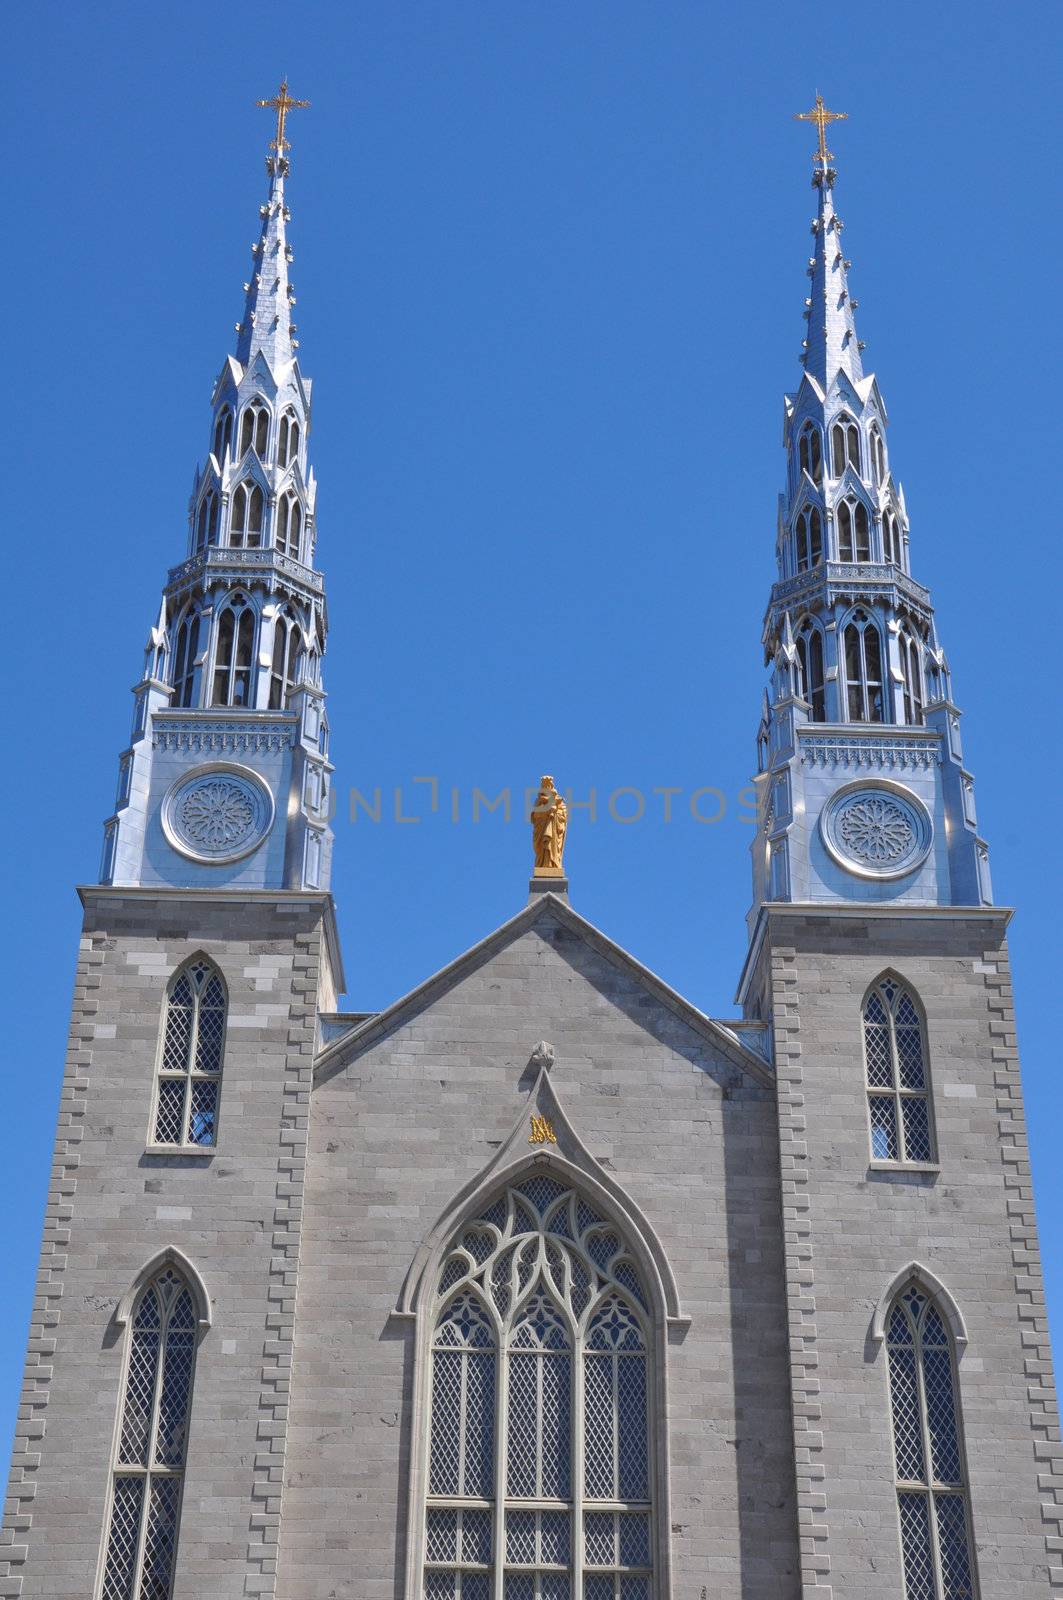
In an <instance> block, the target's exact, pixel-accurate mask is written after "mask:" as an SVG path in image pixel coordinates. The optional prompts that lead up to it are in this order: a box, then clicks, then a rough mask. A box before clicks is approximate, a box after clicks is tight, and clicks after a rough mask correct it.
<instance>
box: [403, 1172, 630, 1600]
mask: <svg viewBox="0 0 1063 1600" xmlns="http://www.w3.org/2000/svg"><path fill="white" fill-rule="evenodd" d="M650 1328H651V1323H650V1318H649V1313H648V1300H647V1295H646V1291H645V1288H644V1285H643V1280H642V1276H641V1273H640V1271H639V1268H638V1265H637V1264H636V1261H635V1259H634V1257H633V1255H632V1254H631V1252H630V1250H629V1248H628V1247H627V1245H626V1243H625V1241H624V1239H623V1238H622V1236H621V1234H620V1232H619V1231H618V1230H617V1228H616V1227H615V1225H614V1224H613V1223H612V1222H610V1221H608V1220H607V1219H606V1218H605V1217H604V1216H602V1215H600V1214H599V1212H598V1211H597V1210H596V1209H595V1208H594V1207H593V1206H591V1205H590V1204H589V1203H588V1202H587V1201H586V1200H585V1199H583V1198H582V1196H580V1195H578V1194H577V1193H576V1192H575V1191H574V1190H573V1189H570V1188H568V1187H567V1186H566V1185H564V1184H562V1183H559V1182H557V1181H556V1180H555V1179H554V1178H553V1177H550V1176H547V1175H545V1174H542V1175H536V1176H534V1177H531V1178H529V1179H527V1180H525V1181H524V1182H523V1183H519V1184H517V1185H516V1186H514V1187H511V1188H509V1189H507V1190H506V1191H505V1193H504V1194H503V1195H502V1196H501V1197H500V1198H498V1199H496V1200H495V1201H493V1203H492V1204H491V1205H489V1206H487V1207H485V1208H484V1209H483V1210H482V1211H481V1213H480V1214H479V1216H478V1217H477V1218H476V1219H475V1220H473V1221H471V1222H468V1223H466V1224H465V1226H464V1227H463V1228H462V1229H461V1232H460V1233H459V1234H458V1235H457V1237H456V1238H455V1239H454V1240H453V1242H452V1244H451V1247H450V1249H449V1250H448V1252H447V1254H446V1255H445V1256H444V1259H443V1264H442V1268H441V1270H440V1275H439V1280H438V1284H437V1291H436V1296H435V1301H434V1310H433V1332H432V1350H431V1363H432V1372H431V1421H430V1429H429V1450H428V1496H427V1506H426V1513H425V1516H426V1521H425V1530H424V1552H425V1559H424V1585H423V1594H424V1600H577V1597H585V1600H652V1595H653V1556H652V1543H653V1541H652V1518H653V1505H652V1471H651V1460H650V1448H649V1441H650V1437H651V1431H650V1386H649V1380H650V1347H651V1338H650ZM577 1452H578V1454H577Z"/></svg>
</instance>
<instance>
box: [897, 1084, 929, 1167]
mask: <svg viewBox="0 0 1063 1600" xmlns="http://www.w3.org/2000/svg"><path fill="white" fill-rule="evenodd" d="M901 1119H902V1121H903V1123H904V1159H905V1160H906V1161H929V1160H931V1159H932V1156H933V1148H932V1146H931V1143H930V1114H929V1112H928V1110H927V1103H926V1101H925V1100H924V1098H923V1096H922V1095H905V1096H904V1097H903V1099H902V1100H901Z"/></svg>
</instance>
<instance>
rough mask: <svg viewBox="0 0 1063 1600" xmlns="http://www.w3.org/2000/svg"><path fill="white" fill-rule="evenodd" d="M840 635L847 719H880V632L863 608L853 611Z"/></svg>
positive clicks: (881, 714)
mask: <svg viewBox="0 0 1063 1600" xmlns="http://www.w3.org/2000/svg"><path fill="white" fill-rule="evenodd" d="M842 639H843V653H844V657H845V698H846V707H847V711H848V716H849V721H850V722H884V721H885V717H884V715H883V710H882V635H881V634H880V633H879V631H878V628H877V627H876V625H875V623H874V622H873V621H872V620H871V618H870V617H869V616H868V614H867V612H866V611H854V612H853V614H852V617H851V619H850V620H849V622H848V623H847V624H846V627H845V632H844V634H843V636H842Z"/></svg>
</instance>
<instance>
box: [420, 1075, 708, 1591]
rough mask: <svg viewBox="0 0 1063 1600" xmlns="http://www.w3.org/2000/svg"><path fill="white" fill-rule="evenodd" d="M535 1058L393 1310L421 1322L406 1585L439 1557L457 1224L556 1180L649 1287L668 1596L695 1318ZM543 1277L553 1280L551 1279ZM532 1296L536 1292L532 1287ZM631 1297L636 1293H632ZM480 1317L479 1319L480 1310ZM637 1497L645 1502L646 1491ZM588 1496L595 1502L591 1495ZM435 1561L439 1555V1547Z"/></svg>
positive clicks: (503, 1352) (656, 1548)
mask: <svg viewBox="0 0 1063 1600" xmlns="http://www.w3.org/2000/svg"><path fill="white" fill-rule="evenodd" d="M536 1058H538V1060H539V1071H538V1076H537V1078H536V1082H535V1086H534V1088H533V1090H532V1092H531V1094H530V1096H529V1097H528V1099H527V1101H526V1102H525V1104H524V1106H523V1107H522V1108H521V1111H520V1114H519V1116H518V1117H517V1120H516V1122H515V1124H514V1127H513V1129H512V1131H511V1133H510V1135H509V1137H508V1139H507V1140H506V1141H505V1142H504V1144H503V1145H502V1146H501V1147H500V1149H499V1150H498V1151H497V1152H496V1154H495V1155H494V1156H493V1157H492V1158H491V1160H490V1161H489V1162H488V1163H487V1165H486V1166H485V1167H484V1168H483V1169H482V1170H481V1171H480V1172H479V1173H478V1174H477V1175H476V1176H475V1177H474V1178H472V1179H471V1180H470V1181H469V1182H468V1183H467V1184H465V1185H464V1186H463V1187H462V1189H460V1190H459V1192H458V1193H457V1195H455V1197H454V1198H453V1199H452V1200H451V1202H450V1203H449V1204H448V1206H447V1207H446V1208H445V1210H444V1211H443V1212H442V1213H441V1214H440V1217H439V1219H438V1220H437V1222H436V1224H435V1226H434V1228H433V1229H432V1230H431V1232H430V1233H429V1235H428V1236H427V1238H426V1239H425V1241H424V1243H423V1245H422V1246H421V1248H420V1249H419V1250H418V1252H417V1255H416V1257H415V1259H414V1261H413V1263H412V1264H411V1267H410V1270H409V1273H408V1274H407V1278H406V1281H405V1283H404V1285H403V1288H402V1293H401V1295H400V1300H399V1305H398V1307H397V1310H396V1312H395V1316H397V1317H401V1318H406V1319H409V1320H410V1321H411V1322H413V1323H414V1325H415V1328H416V1333H415V1337H414V1340H413V1351H414V1382H413V1403H412V1406H411V1413H410V1418H411V1435H410V1453H409V1468H408V1476H407V1493H408V1520H407V1537H406V1558H407V1592H408V1593H409V1594H415V1593H420V1592H421V1589H420V1587H419V1585H420V1584H421V1583H422V1581H423V1579H422V1575H423V1572H424V1570H425V1561H426V1559H432V1556H431V1546H430V1545H429V1544H428V1543H427V1542H426V1539H427V1527H428V1522H427V1518H428V1512H429V1510H431V1508H432V1507H433V1504H434V1502H433V1501H432V1499H431V1497H430V1495H429V1493H428V1491H429V1486H430V1484H431V1482H432V1473H433V1471H434V1468H433V1466H432V1464H431V1463H432V1460H433V1459H434V1443H433V1438H434V1429H433V1423H432V1415H433V1399H434V1388H433V1383H434V1380H433V1370H434V1362H435V1359H436V1355H437V1353H438V1352H437V1349H436V1345H435V1338H436V1329H435V1326H434V1324H435V1315H434V1313H435V1311H436V1309H437V1307H436V1305H435V1302H436V1299H437V1296H439V1295H440V1294H441V1293H443V1295H444V1305H445V1304H446V1300H445V1292H446V1283H445V1281H444V1282H443V1283H442V1284H441V1282H440V1278H441V1270H442V1266H443V1257H444V1255H445V1254H446V1253H447V1252H448V1250H449V1249H451V1248H452V1247H453V1245H454V1242H455V1235H456V1234H457V1233H458V1232H459V1230H461V1229H462V1227H463V1226H464V1225H465V1224H466V1223H471V1222H474V1221H475V1220H476V1219H477V1218H478V1217H479V1216H480V1215H481V1213H482V1212H483V1211H486V1210H487V1208H488V1207H489V1206H490V1205H492V1204H493V1203H496V1202H497V1201H498V1200H499V1199H500V1198H501V1199H505V1198H506V1196H507V1193H508V1191H509V1190H510V1189H511V1188H513V1187H515V1186H516V1185H518V1184H521V1183H526V1182H527V1180H528V1179H529V1178H539V1177H548V1178H552V1179H554V1180H555V1182H557V1183H558V1184H560V1185H562V1186H563V1187H564V1188H567V1189H571V1190H575V1191H576V1195H577V1197H578V1199H579V1200H585V1201H586V1202H587V1203H588V1204H589V1205H590V1206H591V1207H592V1208H593V1209H595V1210H598V1211H599V1212H600V1216H601V1220H602V1221H603V1222H604V1223H607V1224H608V1225H609V1227H610V1228H611V1229H612V1228H614V1227H615V1230H616V1232H617V1234H618V1235H619V1238H620V1241H621V1255H620V1257H619V1258H617V1257H615V1256H614V1258H613V1259H614V1262H616V1261H617V1260H621V1261H622V1260H623V1258H624V1254H625V1253H626V1255H627V1256H628V1257H629V1258H630V1259H631V1260H633V1261H634V1262H635V1265H636V1268H637V1275H638V1276H640V1277H641V1280H642V1284H643V1286H644V1288H645V1290H646V1291H647V1292H646V1295H645V1297H643V1295H642V1293H641V1291H640V1292H639V1295H638V1299H639V1301H640V1303H641V1305H642V1311H643V1314H644V1321H645V1324H646V1332H645V1335H644V1339H645V1343H644V1344H643V1345H642V1346H641V1349H642V1350H643V1351H644V1353H645V1359H646V1361H647V1362H648V1369H647V1373H646V1391H645V1393H646V1406H647V1411H646V1421H645V1426H646V1429H647V1436H646V1445H645V1449H646V1458H645V1459H646V1468H645V1470H646V1472H647V1473H648V1478H647V1480H646V1481H647V1483H648V1489H647V1492H646V1507H645V1509H646V1516H647V1534H646V1537H647V1539H648V1540H649V1546H648V1548H649V1549H650V1550H651V1551H652V1554H651V1555H650V1557H649V1560H650V1563H651V1566H652V1571H653V1574H654V1592H655V1593H660V1594H662V1595H666V1594H669V1593H670V1592H671V1591H670V1554H671V1552H670V1544H671V1540H670V1528H671V1522H670V1481H669V1451H668V1437H667V1433H668V1429H667V1421H668V1415H669V1412H668V1391H667V1371H666V1362H667V1350H668V1343H669V1333H670V1331H671V1330H672V1329H673V1328H676V1327H679V1328H685V1327H686V1326H687V1325H689V1318H685V1317H683V1316H682V1315H681V1313H680V1310H679V1299H678V1294H677V1290H676V1284H675V1279H674V1276H673V1274H672V1270H671V1267H670V1265H669V1263H668V1260H667V1257H666V1255H665V1252H664V1249H663V1246H662V1244H661V1242H660V1240H659V1239H658V1237H657V1235H656V1234H655V1233H654V1231H653V1229H652V1227H651V1225H650V1224H649V1222H648V1221H647V1219H646V1218H645V1217H644V1216H643V1214H642V1212H641V1211H640V1210H639V1208H638V1206H636V1205H635V1203H634V1202H633V1201H632V1200H631V1199H630V1198H629V1197H628V1196H627V1195H626V1194H625V1193H624V1191H623V1190H622V1189H621V1187H620V1185H619V1184H617V1183H616V1182H615V1181H614V1180H613V1179H612V1178H611V1177H610V1176H609V1174H608V1173H607V1172H605V1170H604V1169H603V1168H602V1167H601V1166H600V1165H599V1163H598V1162H597V1161H596V1160H595V1158H594V1157H593V1155H591V1153H590V1152H589V1151H588V1150H587V1148H586V1146H585V1145H584V1144H583V1143H582V1141H581V1140H580V1139H579V1137H578V1135H577V1134H576V1133H575V1130H574V1129H573V1128H572V1125H571V1123H570V1122H569V1121H568V1118H567V1116H566V1115H565V1112H564V1110H563V1108H562V1106H561V1103H560V1100H559V1099H558V1096H557V1092H556V1090H555V1089H554V1086H553V1084H552V1083H551V1082H550V1080H549V1077H548V1072H549V1066H550V1064H551V1062H552V1058H553V1051H552V1049H551V1048H550V1047H549V1046H548V1045H545V1044H541V1045H539V1046H538V1047H537V1048H536V1051H535V1054H534V1055H533V1058H532V1060H533V1062H535V1060H536ZM532 1116H535V1117H542V1118H545V1119H546V1120H547V1121H548V1122H549V1124H550V1128H551V1131H552V1133H553V1135H554V1138H555V1140H556V1142H554V1143H551V1142H550V1141H549V1137H548V1138H547V1142H546V1143H545V1144H543V1145H536V1146H535V1147H534V1149H533V1150H531V1151H530V1150H529V1141H528V1128H529V1123H530V1118H531V1117H532ZM514 1203H515V1202H514V1200H509V1201H507V1204H508V1205H509V1206H510V1207H512V1206H513V1205H514ZM557 1203H558V1201H557V1200H554V1201H551V1202H549V1203H547V1210H548V1211H552V1210H553V1207H554V1206H555V1205H556V1204H557ZM569 1203H570V1204H574V1203H575V1202H571V1201H570V1202H569ZM590 1227H591V1230H592V1231H596V1227H597V1225H595V1224H594V1223H593V1222H592V1223H591V1224H590ZM514 1259H515V1258H514ZM448 1270H449V1269H448ZM629 1270H630V1269H629ZM543 1282H544V1283H545V1279H544V1280H543ZM457 1298H458V1299H459V1300H460V1299H461V1298H462V1297H461V1295H460V1294H459V1295H458V1296H457ZM466 1298H469V1296H466ZM532 1298H533V1299H534V1298H535V1294H534V1293H533V1294H532ZM633 1304H634V1299H632V1305H633ZM592 1306H593V1302H592ZM484 1310H485V1312H486V1310H487V1308H486V1304H485V1307H484ZM473 1315H474V1316H475V1312H474V1313H473ZM584 1315H586V1312H585V1313H584ZM485 1320H486V1319H485ZM504 1320H505V1319H503V1322H504ZM492 1348H493V1349H495V1350H497V1352H498V1354H497V1356H496V1366H495V1368H493V1369H492V1370H493V1371H495V1373H496V1376H495V1377H493V1378H492V1379H491V1382H492V1384H497V1385H498V1386H499V1387H498V1389H497V1391H496V1392H497V1393H501V1392H502V1386H503V1385H504V1384H506V1383H508V1382H509V1381H510V1380H509V1379H508V1378H506V1377H504V1375H503V1374H504V1372H505V1371H507V1370H508V1368H504V1367H503V1365H502V1362H503V1360H507V1361H508V1359H509V1356H508V1355H507V1350H512V1348H513V1347H512V1346H508V1345H507V1343H506V1340H505V1335H504V1334H503V1341H502V1342H501V1343H499V1344H497V1345H493V1346H492ZM569 1348H570V1350H571V1358H572V1359H573V1360H575V1361H580V1362H581V1361H582V1360H583V1359H585V1352H584V1353H582V1354H581V1348H582V1347H581V1344H580V1343H579V1341H577V1343H576V1344H575V1345H574V1346H570V1347H569ZM580 1370H581V1371H582V1370H583V1369H582V1368H581V1369H580ZM462 1381H463V1382H464V1381H465V1380H464V1379H463V1380H462ZM574 1381H575V1382H576V1383H577V1388H576V1391H575V1392H576V1394H577V1395H579V1394H580V1392H581V1390H580V1387H579V1385H580V1384H581V1383H582V1378H580V1377H579V1376H578V1375H574ZM507 1392H508V1391H507ZM580 1404H582V1402H580ZM581 1437H582V1435H580V1434H574V1435H572V1439H573V1448H574V1446H575V1441H576V1439H578V1438H581ZM586 1459H588V1458H584V1461H585V1460H586ZM584 1461H581V1460H580V1458H579V1457H577V1456H575V1455H573V1457H572V1473H573V1479H572V1482H573V1486H574V1485H575V1482H576V1480H577V1479H578V1480H579V1481H580V1483H581V1484H582V1481H583V1473H584ZM508 1471H509V1469H508V1468H503V1469H502V1476H501V1477H499V1476H498V1475H497V1474H498V1468H497V1467H496V1466H493V1467H491V1472H492V1475H493V1478H492V1485H491V1488H490V1493H489V1494H488V1496H487V1499H488V1501H489V1502H490V1509H491V1516H492V1518H493V1520H494V1526H495V1540H494V1543H493V1546H492V1548H493V1551H494V1554H493V1556H492V1557H491V1558H490V1560H491V1562H492V1563H493V1564H496V1565H497V1564H500V1563H502V1562H503V1561H504V1560H505V1556H504V1555H503V1554H502V1546H501V1544H500V1543H499V1542H498V1538H499V1534H500V1531H501V1529H502V1527H503V1526H505V1524H504V1522H501V1521H499V1520H498V1519H499V1516H502V1517H503V1518H504V1517H505V1516H506V1515H508V1512H507V1510H506V1508H507V1507H510V1509H511V1501H510V1499H509V1498H508V1497H506V1496H504V1494H503V1486H504V1485H506V1484H508V1482H509V1478H508ZM449 1492H450V1491H447V1493H449ZM571 1492H572V1496H573V1498H572V1501H571V1506H572V1516H573V1521H572V1524H571V1527H572V1533H571V1540H572V1543H571V1546H570V1553H569V1555H568V1556H567V1558H566V1559H567V1560H569V1561H570V1562H571V1564H572V1565H571V1570H572V1571H573V1572H574V1573H578V1571H579V1568H578V1566H577V1564H576V1563H577V1553H578V1551H579V1550H580V1548H581V1547H582V1545H581V1542H579V1543H577V1535H576V1532H575V1529H576V1526H577V1524H579V1525H581V1526H582V1523H581V1516H582V1513H581V1510H580V1508H581V1506H582V1505H583V1503H584V1502H583V1491H582V1489H580V1490H579V1491H577V1490H576V1489H575V1487H573V1489H572V1491H571ZM562 1498H564V1495H563V1496H562ZM636 1498H639V1499H641V1496H637V1497H636ZM455 1503H456V1502H455ZM516 1503H517V1504H519V1503H520V1501H519V1498H518V1500H517V1502H516ZM587 1503H588V1504H591V1505H593V1496H592V1498H591V1500H590V1501H588V1502H587ZM434 1514H435V1513H434V1511H433V1515H434ZM434 1559H436V1560H438V1559H439V1556H438V1553H437V1555H436V1556H435V1558H434ZM444 1559H449V1558H444Z"/></svg>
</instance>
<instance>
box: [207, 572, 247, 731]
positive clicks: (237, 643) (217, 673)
mask: <svg viewBox="0 0 1063 1600" xmlns="http://www.w3.org/2000/svg"><path fill="white" fill-rule="evenodd" d="M255 620H256V619H255V608H254V606H253V605H252V604H251V601H250V600H249V599H248V598H247V596H246V595H245V594H239V593H237V594H234V595H232V596H230V598H229V600H228V602H227V603H226V605H225V606H224V607H223V609H222V612H221V615H220V616H219V618H218V638H217V644H216V646H215V650H214V692H213V696H212V699H211V704H212V705H216V706H249V705H250V704H251V673H252V670H253V667H254V658H255V657H254V650H255Z"/></svg>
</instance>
